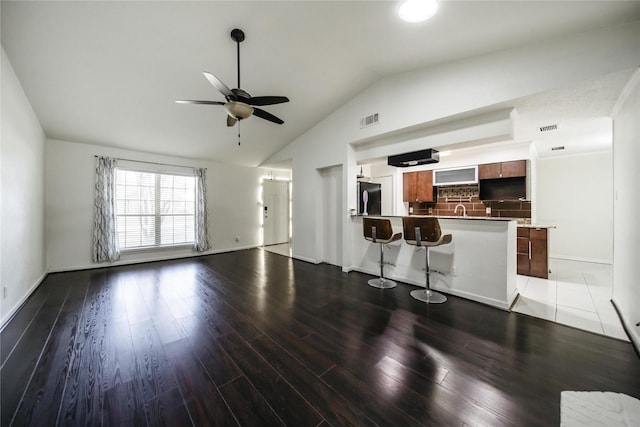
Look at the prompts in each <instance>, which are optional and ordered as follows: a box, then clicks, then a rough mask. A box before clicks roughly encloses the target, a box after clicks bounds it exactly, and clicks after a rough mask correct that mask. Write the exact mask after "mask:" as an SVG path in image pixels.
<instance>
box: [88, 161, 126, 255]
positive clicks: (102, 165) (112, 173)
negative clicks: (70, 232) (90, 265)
mask: <svg viewBox="0 0 640 427" xmlns="http://www.w3.org/2000/svg"><path fill="white" fill-rule="evenodd" d="M116 163H117V160H116V159H113V158H110V157H100V156H98V157H97V158H96V199H95V206H94V221H93V262H106V261H116V260H117V259H119V258H120V248H119V247H118V234H117V231H116Z"/></svg>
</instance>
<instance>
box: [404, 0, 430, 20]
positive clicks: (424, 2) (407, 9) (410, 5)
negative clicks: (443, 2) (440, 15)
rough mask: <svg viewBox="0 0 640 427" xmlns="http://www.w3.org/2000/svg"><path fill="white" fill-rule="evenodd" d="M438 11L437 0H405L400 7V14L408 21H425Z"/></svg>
mask: <svg viewBox="0 0 640 427" xmlns="http://www.w3.org/2000/svg"><path fill="white" fill-rule="evenodd" d="M437 11H438V1H437V0H405V1H403V2H402V4H401V5H400V8H399V9H398V15H400V18H401V19H402V20H403V21H406V22H423V21H426V20H427V19H429V18H431V17H433V15H435V14H436V12H437Z"/></svg>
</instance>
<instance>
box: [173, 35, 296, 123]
mask: <svg viewBox="0 0 640 427" xmlns="http://www.w3.org/2000/svg"><path fill="white" fill-rule="evenodd" d="M231 39H232V40H233V41H234V42H236V44H237V53H238V88H236V89H229V88H228V87H227V85H225V84H224V83H222V81H221V80H220V79H219V78H217V77H216V76H214V75H213V74H211V73H209V72H207V71H205V72H204V76H205V77H206V78H207V80H209V83H211V84H212V85H213V86H214V87H215V88H216V89H218V91H219V92H220V93H221V94H222V95H224V98H225V99H226V102H221V101H197V100H176V102H177V103H178V104H204V105H223V106H224V108H225V110H227V126H233V125H235V124H236V122H238V121H240V120H244V119H246V118H249V117H250V116H251V115H252V114H253V115H254V116H258V117H260V118H261V119H265V120H268V121H270V122H273V123H277V124H279V125H281V124H283V123H284V121H283V120H282V119H280V118H278V117H276V116H274V115H273V114H271V113H268V112H266V111H264V110H263V109H261V108H257V107H258V106H264V105H273V104H282V103H283V102H289V98H287V97H286V96H251V95H249V94H248V93H247V92H246V91H244V90H242V89H240V43H241V42H242V41H243V40H244V32H243V31H242V30H239V29H237V28H235V29H233V30H232V31H231Z"/></svg>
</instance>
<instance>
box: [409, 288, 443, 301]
mask: <svg viewBox="0 0 640 427" xmlns="http://www.w3.org/2000/svg"><path fill="white" fill-rule="evenodd" d="M411 296H412V297H413V298H415V299H417V300H418V301H422V302H426V303H429V304H442V303H443V302H445V301H446V300H447V297H445V296H444V295H442V294H441V293H440V292H436V291H432V290H429V289H424V290H423V289H416V290H415V291H411Z"/></svg>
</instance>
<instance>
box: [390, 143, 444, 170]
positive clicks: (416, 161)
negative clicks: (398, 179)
mask: <svg viewBox="0 0 640 427" xmlns="http://www.w3.org/2000/svg"><path fill="white" fill-rule="evenodd" d="M439 161H440V154H439V153H438V150H434V149H433V148H429V149H427V150H420V151H413V152H411V153H404V154H397V155H395V156H389V157H388V158H387V164H388V165H389V166H395V167H397V168H408V167H409V166H417V165H426V164H429V163H438V162H439Z"/></svg>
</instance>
